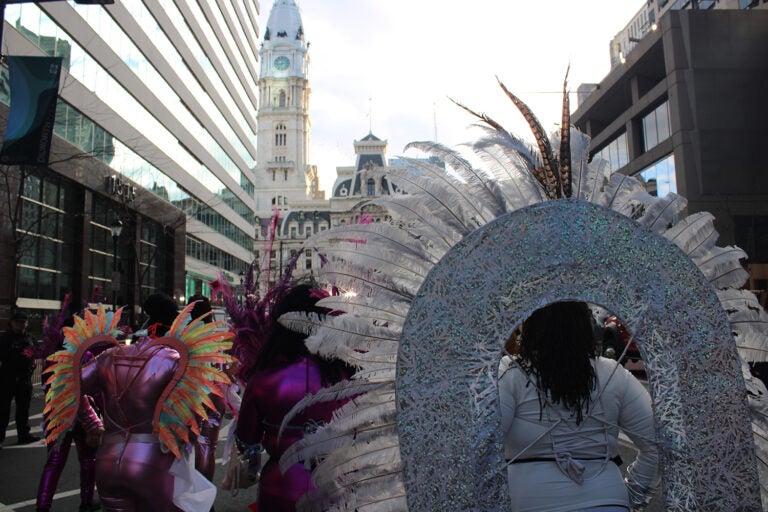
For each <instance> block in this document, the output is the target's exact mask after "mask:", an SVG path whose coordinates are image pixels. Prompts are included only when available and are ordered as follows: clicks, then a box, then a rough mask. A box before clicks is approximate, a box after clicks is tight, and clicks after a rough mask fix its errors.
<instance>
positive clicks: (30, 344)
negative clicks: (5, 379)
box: [0, 329, 35, 377]
mask: <svg viewBox="0 0 768 512" xmlns="http://www.w3.org/2000/svg"><path fill="white" fill-rule="evenodd" d="M0 364H2V367H0V373H2V374H4V375H8V374H9V373H13V374H14V375H16V376H17V377H25V376H31V375H32V373H33V372H34V370H35V340H34V338H32V336H30V335H29V334H20V333H17V332H14V331H13V330H11V329H8V330H7V331H5V332H4V333H2V334H0Z"/></svg>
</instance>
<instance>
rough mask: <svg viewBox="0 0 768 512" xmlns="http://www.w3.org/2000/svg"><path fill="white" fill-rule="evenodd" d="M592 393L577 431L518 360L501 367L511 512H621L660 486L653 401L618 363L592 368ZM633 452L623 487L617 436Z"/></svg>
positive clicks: (600, 362) (506, 361)
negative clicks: (624, 437)
mask: <svg viewBox="0 0 768 512" xmlns="http://www.w3.org/2000/svg"><path fill="white" fill-rule="evenodd" d="M591 364H592V366H593V368H594V370H595V375H596V377H597V378H596V380H597V386H596V388H595V389H593V391H592V394H591V396H590V400H589V403H590V406H589V409H588V413H587V414H585V416H584V420H583V421H582V422H581V424H577V423H576V420H575V419H574V418H573V414H571V411H570V410H568V408H566V407H565V406H564V405H563V404H562V403H552V401H550V400H549V399H548V397H547V396H546V394H545V393H542V392H541V390H540V389H539V388H538V387H537V384H536V377H535V375H533V371H532V369H531V368H530V367H529V366H528V365H526V364H525V362H524V361H523V360H521V359H519V358H517V357H510V356H505V357H503V358H502V360H501V364H500V365H499V398H500V407H501V428H502V431H503V432H504V434H505V435H504V440H505V442H504V454H505V457H506V460H507V462H508V463H509V465H508V466H507V480H508V482H509V496H510V498H511V499H512V508H513V510H519V511H521V512H534V511H548V512H568V511H570V510H574V509H582V508H587V507H597V506H601V507H602V506H607V505H614V506H624V507H626V506H627V492H628V490H629V492H630V493H633V494H634V495H636V496H640V497H642V496H643V495H645V494H647V493H648V491H649V490H652V489H654V488H655V487H656V485H657V483H658V474H659V471H658V461H659V457H658V453H657V452H658V450H657V447H656V443H655V442H654V440H655V433H654V425H653V417H652V415H651V414H650V410H651V399H650V396H649V395H648V392H647V391H646V390H645V388H644V387H643V385H642V384H641V383H640V382H639V381H638V380H637V379H636V378H635V377H634V376H633V375H632V374H630V373H629V372H628V371H627V370H625V369H624V368H623V367H621V366H620V365H619V364H618V363H617V362H616V361H614V360H612V359H606V358H602V357H597V358H594V359H593V360H592V363H591ZM619 428H621V429H622V430H623V431H626V432H627V433H628V435H629V437H630V439H631V440H632V442H633V443H634V445H635V447H637V449H638V452H639V454H638V456H637V459H636V461H635V462H634V463H633V465H631V466H630V467H629V469H628V471H627V472H628V477H627V483H626V485H625V482H624V480H623V478H622V476H621V471H620V470H619V468H618V466H617V465H616V464H615V463H614V462H613V460H612V459H613V456H614V455H613V454H615V453H618V430H619Z"/></svg>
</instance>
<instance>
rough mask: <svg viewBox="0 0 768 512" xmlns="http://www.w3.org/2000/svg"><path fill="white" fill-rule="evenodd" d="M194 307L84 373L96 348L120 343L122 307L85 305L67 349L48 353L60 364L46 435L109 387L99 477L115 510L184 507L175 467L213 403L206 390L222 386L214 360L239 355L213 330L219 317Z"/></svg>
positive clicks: (54, 434) (52, 383)
mask: <svg viewBox="0 0 768 512" xmlns="http://www.w3.org/2000/svg"><path fill="white" fill-rule="evenodd" d="M191 309H192V306H191V305H190V306H187V308H185V309H184V310H183V311H182V312H181V313H180V314H179V315H178V316H177V317H176V320H175V321H174V322H173V324H172V325H171V326H170V330H169V331H168V333H166V335H165V336H162V337H158V338H156V339H151V338H142V339H140V340H139V341H138V342H136V343H134V344H132V345H128V346H124V345H119V346H117V347H115V348H112V349H109V350H107V351H105V352H104V353H102V354H100V355H99V357H97V358H96V359H95V360H94V361H93V362H91V363H90V364H88V365H86V366H85V367H83V368H82V372H81V370H80V361H81V357H82V355H83V354H84V353H85V351H87V350H88V348H89V347H91V346H92V345H94V344H96V343H102V342H111V343H113V344H116V343H117V342H116V340H114V338H112V336H111V333H112V332H113V330H114V329H115V328H116V327H117V324H118V321H119V318H120V314H119V312H118V313H117V314H113V313H112V312H107V311H106V310H105V308H104V307H103V306H100V307H99V309H98V310H97V312H96V313H95V314H94V313H91V312H90V311H86V312H85V318H84V319H81V318H79V317H77V316H76V317H75V325H74V327H72V328H65V329H64V335H65V338H66V342H65V349H64V350H62V351H59V352H57V353H55V354H53V355H52V356H50V357H49V360H50V361H52V362H54V364H52V365H51V368H50V370H51V372H52V373H53V375H51V377H49V378H48V380H47V383H48V385H49V388H48V391H47V393H46V406H45V412H46V414H48V418H49V420H48V431H47V438H46V441H47V442H49V443H50V442H54V441H55V440H56V439H59V438H61V437H62V436H64V435H66V433H67V432H68V431H69V429H70V428H71V426H72V422H73V419H74V414H75V412H76V411H75V407H74V406H73V398H74V397H77V396H79V395H80V394H81V393H92V392H95V391H97V390H101V392H102V394H103V397H104V410H103V412H104V427H105V430H106V433H105V435H104V437H103V439H102V445H101V447H100V449H99V451H98V454H97V458H96V475H97V476H96V483H97V486H98V489H99V495H100V496H101V498H102V502H103V505H104V507H105V508H106V509H107V510H108V511H120V512H123V511H137V512H138V511H139V510H141V511H158V512H159V511H173V510H180V509H184V508H177V507H176V506H175V505H174V502H175V501H179V499H178V494H179V492H178V491H179V489H178V488H176V486H177V484H176V483H175V482H174V475H172V474H171V472H172V471H171V470H172V466H173V465H174V463H175V462H176V461H177V460H180V459H183V460H186V457H187V454H188V452H189V448H188V447H189V444H190V443H192V442H194V440H195V438H194V436H196V435H198V434H199V430H198V422H199V418H200V417H202V418H205V417H206V413H205V408H204V407H203V406H204V405H205V406H208V407H209V408H211V409H213V408H214V407H213V404H211V402H210V400H209V399H208V396H207V395H208V394H209V393H211V392H213V393H216V392H217V389H218V387H217V386H216V383H217V382H226V381H227V377H226V375H224V374H223V372H221V371H219V370H218V369H216V367H215V366H214V365H215V364H223V363H229V362H231V361H232V358H231V357H230V356H228V355H226V354H223V353H222V351H223V350H226V349H228V348H229V347H230V343H229V342H228V341H227V340H228V339H229V338H231V335H230V334H229V333H226V332H225V333H216V332H214V329H215V327H216V324H215V323H213V324H204V323H203V322H201V321H200V320H199V319H195V320H193V321H191V322H190V317H189V311H190V310H191ZM80 375H81V378H78V376H80ZM191 434H193V435H194V436H193V435H191ZM213 496H214V497H215V492H214V494H213ZM211 502H212V500H211ZM209 507H210V504H208V505H207V507H204V509H205V510H207V509H208V508H209Z"/></svg>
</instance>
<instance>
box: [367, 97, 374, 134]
mask: <svg viewBox="0 0 768 512" xmlns="http://www.w3.org/2000/svg"><path fill="white" fill-rule="evenodd" d="M368 133H373V98H368Z"/></svg>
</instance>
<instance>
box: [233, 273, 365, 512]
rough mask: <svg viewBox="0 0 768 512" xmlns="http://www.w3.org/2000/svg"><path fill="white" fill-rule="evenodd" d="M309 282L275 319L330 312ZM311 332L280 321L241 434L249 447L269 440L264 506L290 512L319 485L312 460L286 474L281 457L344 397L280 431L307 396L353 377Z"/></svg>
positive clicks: (244, 411)
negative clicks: (311, 342)
mask: <svg viewBox="0 0 768 512" xmlns="http://www.w3.org/2000/svg"><path fill="white" fill-rule="evenodd" d="M319 298H320V295H316V294H315V295H313V289H312V287H310V286H309V285H299V286H295V287H293V288H292V289H291V290H290V291H289V292H288V293H287V294H286V295H285V297H284V298H283V299H282V300H280V301H279V302H278V303H277V305H276V308H275V310H274V311H273V313H272V314H273V315H274V318H275V319H277V318H279V317H280V316H281V315H283V314H285V313H288V312H292V311H297V312H306V313H315V314H320V315H324V314H326V313H327V311H326V310H325V309H323V308H319V307H317V306H316V305H315V303H316V302H317V301H318V299H319ZM305 338H306V336H305V335H304V334H302V333H298V332H295V331H290V330H288V329H286V328H285V327H283V326H282V325H280V324H276V325H275V326H274V330H273V331H272V335H271V336H270V338H269V341H268V342H267V344H266V346H265V347H264V351H263V353H262V354H261V355H260V357H259V358H258V360H257V362H256V366H255V368H254V371H253V373H252V374H251V376H250V379H249V380H248V384H247V386H246V388H245V394H244V395H243V403H242V406H241V408H240V416H239V419H238V424H237V431H236V435H237V439H238V440H239V441H240V442H241V443H242V444H243V445H244V446H245V447H252V446H254V445H263V446H264V448H265V449H266V452H267V454H268V455H269V461H268V462H267V463H266V465H265V466H264V468H263V470H262V471H261V479H260V481H259V494H258V510H266V511H274V512H289V511H294V510H296V501H297V500H298V499H299V498H300V497H301V496H302V495H303V494H306V493H307V492H309V491H311V490H312V489H313V486H312V480H311V472H310V467H311V463H310V464H305V463H296V464H293V465H292V466H291V467H290V468H288V470H287V471H285V472H284V473H283V474H281V473H280V468H279V466H278V461H279V460H280V456H281V455H282V454H283V453H284V452H285V450H286V449H287V448H288V447H289V446H291V445H292V444H294V443H295V442H297V441H299V440H301V439H302V438H303V437H304V435H305V434H306V433H307V432H312V431H313V430H315V429H316V428H317V427H318V426H320V425H323V424H325V423H326V422H328V421H330V419H331V416H332V413H333V411H334V410H335V409H336V408H338V407H339V406H340V405H342V403H343V402H326V403H321V404H317V405H314V406H311V407H308V408H306V409H304V410H302V411H301V412H299V413H298V414H297V415H296V416H294V417H293V418H292V419H291V420H290V422H289V424H288V425H287V426H286V427H285V428H284V429H283V431H282V434H279V431H280V426H281V424H282V422H283V418H284V417H285V416H286V414H288V413H289V411H291V409H292V408H293V407H294V405H296V404H297V403H298V402H299V401H300V400H302V399H303V398H305V397H306V396H307V395H310V394H314V393H316V392H317V391H319V390H320V389H321V388H323V387H327V386H329V385H332V384H334V383H336V382H339V381H340V380H342V379H344V378H347V377H348V376H349V374H350V372H349V369H348V367H346V365H344V364H341V363H340V362H339V361H338V360H336V361H330V360H325V359H323V358H320V357H318V356H314V355H311V354H309V353H308V351H307V348H306V347H305V345H304V339H305Z"/></svg>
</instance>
